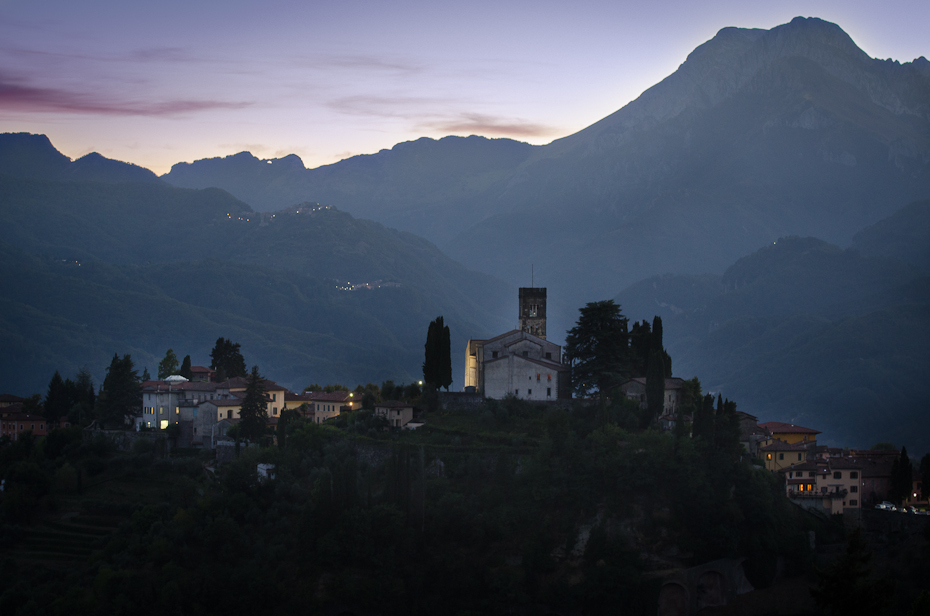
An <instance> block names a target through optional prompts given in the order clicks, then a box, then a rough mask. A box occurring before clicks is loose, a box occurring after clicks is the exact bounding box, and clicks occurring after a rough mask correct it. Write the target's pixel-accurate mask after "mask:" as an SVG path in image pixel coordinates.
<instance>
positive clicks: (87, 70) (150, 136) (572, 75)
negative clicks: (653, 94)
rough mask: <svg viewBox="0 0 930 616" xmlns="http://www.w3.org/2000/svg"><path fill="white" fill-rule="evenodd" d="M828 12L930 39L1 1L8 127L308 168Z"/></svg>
mask: <svg viewBox="0 0 930 616" xmlns="http://www.w3.org/2000/svg"><path fill="white" fill-rule="evenodd" d="M798 15H802V16H806V17H811V16H813V17H821V18H823V19H826V20H828V21H832V22H834V23H837V24H838V25H839V26H840V27H842V28H843V29H844V30H845V31H846V32H847V33H848V34H849V35H850V36H851V37H852V38H853V40H854V41H855V42H856V43H857V44H858V45H859V46H860V47H862V48H863V49H864V50H865V51H866V53H868V54H869V55H871V56H873V57H878V58H893V59H896V60H899V61H901V62H908V61H911V60H913V59H914V58H917V57H919V56H921V55H924V56H930V35H928V24H930V2H927V1H926V0H906V1H900V2H892V3H887V2H876V1H874V0H873V1H870V2H866V1H863V0H823V1H808V2H803V1H795V0H773V1H772V2H767V3H756V2H745V1H744V0H719V1H713V2H693V1H691V2H688V1H683V0H674V1H663V2H653V3H641V2H627V1H622V2H621V1H614V2H610V1H606V0H590V1H576V2H573V3H566V2H546V1H545V0H543V1H540V0H536V1H534V2H529V1H525V0H519V1H515V2H485V1H483V0H482V1H480V2H474V1H473V2H455V3H452V2H443V1H437V0H431V1H420V0H415V1H401V2H374V1H368V0H347V1H342V2H289V1H283V0H267V1H265V2H261V3H259V2H246V1H239V0H224V1H223V2H219V1H217V0H203V1H200V2H191V1H190V0H187V1H185V2H178V1H177V0H164V1H162V2H158V3H135V2H125V1H114V0H83V1H81V2H74V1H73V0H69V1H64V0H33V1H26V0H0V132H33V133H45V134H47V135H48V136H49V138H50V139H51V141H52V143H53V144H54V145H55V146H56V147H57V148H58V149H59V150H61V151H62V152H64V153H65V154H66V155H68V156H71V157H72V158H78V157H80V156H83V155H84V154H87V153H88V152H92V151H97V152H100V153H101V154H103V155H105V156H107V157H110V158H116V159H119V160H124V161H129V162H133V163H136V164H139V165H142V166H145V167H148V168H149V169H152V170H153V171H155V172H156V173H159V174H161V173H165V172H167V171H168V170H169V168H170V166H171V165H172V164H173V163H176V162H180V161H192V160H196V159H199V158H207V157H212V156H225V155H228V154H234V153H236V152H240V151H242V150H249V151H251V152H252V153H253V154H255V155H256V156H259V157H261V158H272V157H278V156H283V155H285V154H289V153H295V154H298V155H299V156H300V157H301V158H302V159H303V160H304V163H305V164H306V165H307V166H308V167H316V166H319V165H323V164H328V163H332V162H335V161H337V160H340V159H342V158H345V157H348V156H351V155H354V154H365V153H373V152H377V151H378V150H380V149H384V148H390V147H392V146H393V145H394V144H396V143H398V142H401V141H409V140H412V139H417V138H419V137H424V136H426V137H435V138H438V137H442V136H445V135H450V134H456V135H470V134H478V135H484V136H487V137H510V138H514V139H520V140H523V141H528V142H530V143H535V144H542V143H548V142H550V141H552V140H553V139H556V138H558V137H562V136H565V135H568V134H571V133H574V132H576V131H578V130H580V129H582V128H584V127H585V126H587V125H589V124H591V123H593V122H595V121H597V120H599V119H601V118H603V117H604V116H606V115H608V114H610V113H612V112H614V111H616V110H617V109H619V108H620V107H622V106H623V105H625V104H626V103H628V102H629V101H631V100H633V99H634V98H636V97H637V96H638V95H639V94H640V93H642V91H643V90H645V89H646V88H648V87H649V86H651V85H654V84H655V83H657V82H658V81H660V80H661V79H663V78H664V77H666V76H667V75H669V74H670V73H672V72H673V71H674V70H675V69H676V68H677V67H678V66H679V65H680V64H681V63H682V62H683V61H684V60H685V58H686V57H687V55H688V53H690V52H691V51H692V50H693V49H694V48H695V47H697V46H698V45H700V44H701V43H703V42H705V41H707V40H708V39H710V38H712V37H713V36H714V34H715V33H716V32H717V31H718V30H720V29H721V28H723V27H726V26H739V27H754V28H766V29H767V28H771V27H774V26H776V25H779V24H782V23H786V22H788V21H790V20H791V19H792V18H793V17H795V16H798Z"/></svg>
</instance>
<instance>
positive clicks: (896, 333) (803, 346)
mask: <svg viewBox="0 0 930 616" xmlns="http://www.w3.org/2000/svg"><path fill="white" fill-rule="evenodd" d="M909 209H912V208H911V206H908V207H907V208H904V210H905V211H906V210H909ZM899 216H900V215H899V214H895V215H894V216H892V217H891V219H896V218H897V217H899ZM891 219H889V220H891ZM879 225H882V226H883V227H884V228H888V225H886V224H885V221H883V222H882V223H878V224H877V225H876V226H879ZM886 238H887V239H888V241H889V243H892V244H893V243H895V242H894V240H893V239H892V237H891V236H886ZM925 238H926V240H930V235H927V236H925ZM616 299H617V301H618V302H620V303H621V305H622V307H623V310H624V313H625V314H626V315H628V316H629V317H630V318H632V319H636V320H639V319H643V318H651V317H652V316H653V315H655V314H659V315H661V316H662V320H663V326H664V333H665V343H666V347H667V348H668V350H669V352H670V353H671V355H672V357H673V358H674V371H675V374H676V375H677V376H682V377H685V378H687V377H690V376H694V375H696V376H698V377H699V378H700V379H701V381H702V383H703V384H704V386H705V387H706V388H708V389H710V390H714V391H721V392H722V393H723V394H724V395H725V396H727V397H730V398H731V399H735V400H737V401H738V402H739V403H740V405H741V408H742V410H745V411H747V412H749V413H752V414H755V415H758V416H760V417H762V418H765V419H769V420H780V421H792V422H797V423H800V424H802V425H807V426H810V427H814V428H817V429H819V430H822V431H823V432H824V436H823V438H824V439H825V440H827V441H829V442H831V443H835V444H843V445H851V446H870V445H872V444H873V443H872V442H869V439H872V440H874V439H875V438H878V436H880V437H881V438H880V439H879V440H893V441H894V442H896V443H906V444H907V445H908V447H917V448H918V449H917V451H927V450H930V436H927V435H926V431H925V430H922V429H920V427H921V426H922V425H923V423H925V422H926V410H927V409H926V400H927V399H928V396H930V382H928V381H927V379H926V378H925V375H926V374H928V373H930V351H928V346H927V343H928V341H930V277H927V276H926V275H925V274H924V272H922V271H921V270H920V269H918V268H916V267H914V266H912V265H909V264H906V263H904V262H901V261H899V260H896V259H891V258H887V257H873V256H866V255H863V254H862V253H861V252H860V251H858V250H856V249H848V250H842V249H840V248H839V247H837V246H835V245H832V244H828V243H826V242H823V241H822V240H817V239H814V238H798V237H789V238H782V239H780V240H778V242H777V243H776V244H773V245H770V246H767V247H766V248H763V249H761V250H758V251H756V252H755V253H753V254H752V255H750V256H748V257H745V258H742V259H740V260H739V261H737V262H736V263H735V264H733V265H732V266H731V267H730V268H728V269H727V271H726V272H725V273H724V274H723V275H722V276H715V275H700V276H698V275H664V276H656V277H652V278H648V279H646V280H643V281H641V282H639V283H636V284H634V285H631V286H630V287H628V288H626V289H625V290H624V291H623V292H621V293H620V294H619V295H618V296H617V298H616ZM876 435H878V436H876Z"/></svg>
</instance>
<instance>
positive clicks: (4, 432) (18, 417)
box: [0, 405, 48, 441]
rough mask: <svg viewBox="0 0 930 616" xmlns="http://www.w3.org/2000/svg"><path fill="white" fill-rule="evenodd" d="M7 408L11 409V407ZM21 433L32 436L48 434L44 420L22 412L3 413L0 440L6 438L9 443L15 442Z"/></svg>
mask: <svg viewBox="0 0 930 616" xmlns="http://www.w3.org/2000/svg"><path fill="white" fill-rule="evenodd" d="M20 406H21V405H20ZM7 408H13V405H10V406H9V407H7ZM23 432H32V434H33V436H45V435H46V434H48V426H47V424H46V421H45V418H44V417H42V416H40V415H29V414H27V413H22V412H19V413H4V414H3V415H2V417H0V438H2V437H4V436H6V437H8V438H9V439H10V440H11V441H15V440H17V439H18V438H19V437H20V436H21V435H22V434H23Z"/></svg>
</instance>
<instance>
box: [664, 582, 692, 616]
mask: <svg viewBox="0 0 930 616" xmlns="http://www.w3.org/2000/svg"><path fill="white" fill-rule="evenodd" d="M690 603H691V601H690V598H689V597H688V589H687V588H685V587H684V586H682V585H681V584H679V583H677V582H669V583H667V584H664V585H663V586H662V589H661V590H659V611H658V616H689V615H690V613H691V605H690Z"/></svg>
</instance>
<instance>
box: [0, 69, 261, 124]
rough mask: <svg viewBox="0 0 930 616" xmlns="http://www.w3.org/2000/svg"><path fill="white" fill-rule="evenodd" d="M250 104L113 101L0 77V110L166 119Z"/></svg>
mask: <svg viewBox="0 0 930 616" xmlns="http://www.w3.org/2000/svg"><path fill="white" fill-rule="evenodd" d="M250 104H251V103H245V102H230V101H216V100H183V99H181V100H162V101H159V100H137V101H132V100H128V101H127V100H122V101H121V100H117V99H115V98H113V97H111V96H108V95H107V94H106V93H105V92H98V93H94V94H88V93H85V92H74V91H69V90H63V89H56V88H44V87H37V86H32V85H29V84H27V83H23V81H22V80H16V79H10V78H8V77H6V76H2V75H0V109H5V110H10V111H29V112H46V113H48V112H53V113H91V114H100V115H120V116H170V115H177V114H184V113H193V112H198V111H210V110H216V109H241V108H243V107H248V106H249V105H250Z"/></svg>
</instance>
